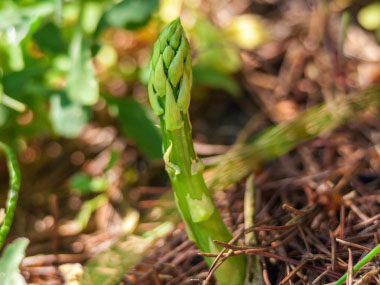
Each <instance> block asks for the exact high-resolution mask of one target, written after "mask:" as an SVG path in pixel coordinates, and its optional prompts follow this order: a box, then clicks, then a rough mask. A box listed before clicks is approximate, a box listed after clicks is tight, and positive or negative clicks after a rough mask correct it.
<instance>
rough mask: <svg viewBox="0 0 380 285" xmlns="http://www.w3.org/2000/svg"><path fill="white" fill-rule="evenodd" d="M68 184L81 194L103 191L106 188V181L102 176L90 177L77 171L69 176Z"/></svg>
mask: <svg viewBox="0 0 380 285" xmlns="http://www.w3.org/2000/svg"><path fill="white" fill-rule="evenodd" d="M70 186H71V188H73V189H74V190H76V191H78V192H79V193H80V194H81V195H86V194H90V193H99V192H103V191H104V190H106V188H107V181H106V179H105V178H104V177H100V176H98V177H91V176H89V175H87V174H85V173H82V172H79V173H76V174H74V175H73V176H72V177H71V178H70Z"/></svg>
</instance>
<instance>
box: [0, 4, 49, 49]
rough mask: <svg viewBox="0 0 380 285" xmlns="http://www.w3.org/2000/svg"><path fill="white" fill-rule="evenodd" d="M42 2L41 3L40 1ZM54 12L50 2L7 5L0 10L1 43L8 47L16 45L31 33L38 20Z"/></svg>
mask: <svg viewBox="0 0 380 285" xmlns="http://www.w3.org/2000/svg"><path fill="white" fill-rule="evenodd" d="M41 2H42V1H41ZM53 11H54V4H53V2H51V1H44V2H42V3H36V4H33V5H29V6H22V7H20V6H17V5H15V4H12V5H7V6H6V7H5V8H3V9H1V10H0V19H1V21H0V32H1V33H0V34H2V35H3V37H0V39H1V40H2V41H1V42H2V43H3V44H4V41H5V43H6V44H9V45H18V44H19V43H20V42H21V41H22V40H23V39H24V38H25V37H26V36H28V35H29V34H31V33H33V32H34V31H35V30H36V28H37V27H38V25H39V23H40V20H41V19H42V18H44V17H47V16H49V15H50V14H52V13H53Z"/></svg>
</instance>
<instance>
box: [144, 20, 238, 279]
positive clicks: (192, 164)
mask: <svg viewBox="0 0 380 285" xmlns="http://www.w3.org/2000/svg"><path fill="white" fill-rule="evenodd" d="M191 85H192V70H191V55H190V51H189V43H188V41H187V39H186V37H185V34H184V32H183V29H182V26H181V22H180V20H179V19H177V20H175V21H173V22H171V23H170V24H169V25H168V26H167V27H166V28H165V29H164V30H163V31H162V33H161V35H160V36H159V38H158V40H157V41H156V43H155V45H154V49H153V56H152V62H151V69H150V77H149V84H148V91H149V100H150V104H151V106H152V109H153V111H154V113H155V115H157V116H158V117H159V118H160V123H161V131H162V139H163V143H162V145H163V153H164V155H163V157H164V161H165V167H166V171H167V173H168V175H169V177H170V180H171V184H172V187H173V190H174V196H175V200H176V203H177V207H178V209H179V211H180V213H181V215H182V219H183V220H184V221H185V224H186V230H187V234H188V236H189V238H190V239H191V240H193V241H194V242H195V243H196V244H197V246H198V248H199V249H200V250H201V251H202V252H214V253H217V252H219V251H220V250H221V248H220V247H219V246H217V245H216V244H215V243H214V242H213V240H219V241H223V242H228V241H230V240H231V238H232V235H231V233H230V232H229V230H228V229H227V227H226V225H225V224H224V222H223V220H222V218H221V216H220V214H219V212H218V211H217V209H216V208H215V205H214V203H213V200H212V197H211V195H210V192H209V191H208V189H207V186H206V184H205V182H204V179H203V164H202V162H201V160H200V159H199V158H198V156H197V155H196V153H195V152H194V148H193V142H192V136H191V124H190V120H189V114H188V109H189V104H190V91H191ZM212 261H213V259H212V258H206V262H207V263H208V264H209V265H211V263H212ZM215 276H216V279H217V280H218V282H219V284H221V285H238V284H243V281H244V277H245V257H243V256H235V257H231V258H229V259H228V260H227V261H225V263H224V264H223V265H222V266H221V267H220V268H219V269H218V270H217V271H216V273H215Z"/></svg>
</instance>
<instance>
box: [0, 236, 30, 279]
mask: <svg viewBox="0 0 380 285" xmlns="http://www.w3.org/2000/svg"><path fill="white" fill-rule="evenodd" d="M28 243H29V240H28V239H26V238H18V239H16V240H15V241H14V242H12V243H11V244H10V245H8V246H7V247H6V248H5V250H4V253H3V255H2V256H1V258H0V284H2V285H14V284H20V285H21V284H26V282H25V279H24V277H23V276H22V275H21V273H20V270H19V266H20V263H21V261H22V260H23V258H24V256H25V249H26V247H27V246H28Z"/></svg>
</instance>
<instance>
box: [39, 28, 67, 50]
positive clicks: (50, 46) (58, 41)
mask: <svg viewBox="0 0 380 285" xmlns="http://www.w3.org/2000/svg"><path fill="white" fill-rule="evenodd" d="M33 39H34V40H35V41H36V43H37V44H38V46H39V47H40V48H41V49H42V50H44V51H49V52H52V53H54V54H59V53H66V51H67V44H66V42H65V40H64V39H63V37H62V34H61V30H60V29H59V28H58V27H57V25H55V24H54V23H52V22H48V23H47V24H45V25H43V26H42V27H40V28H39V29H38V30H37V31H36V32H35V33H34V35H33Z"/></svg>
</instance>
